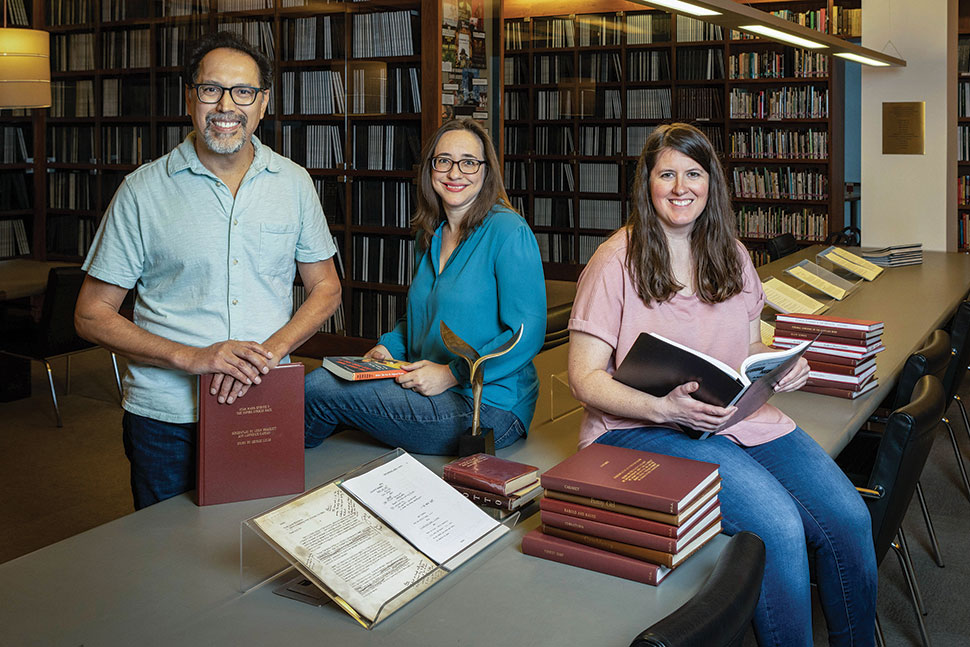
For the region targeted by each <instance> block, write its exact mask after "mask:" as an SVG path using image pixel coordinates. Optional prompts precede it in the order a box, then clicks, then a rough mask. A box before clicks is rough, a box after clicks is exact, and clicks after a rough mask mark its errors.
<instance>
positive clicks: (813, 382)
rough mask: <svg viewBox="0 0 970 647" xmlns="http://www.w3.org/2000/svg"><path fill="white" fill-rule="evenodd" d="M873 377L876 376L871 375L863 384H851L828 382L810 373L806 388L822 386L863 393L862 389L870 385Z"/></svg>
mask: <svg viewBox="0 0 970 647" xmlns="http://www.w3.org/2000/svg"><path fill="white" fill-rule="evenodd" d="M873 375H875V373H870V374H869V375H868V376H866V379H864V380H862V381H861V382H857V383H850V382H838V381H835V380H826V379H823V378H819V377H814V376H812V375H811V373H809V378H808V382H807V383H806V386H821V387H825V388H829V389H845V390H846V391H861V390H862V389H864V388H865V387H867V386H868V385H869V382H870V381H871V380H872V376H873Z"/></svg>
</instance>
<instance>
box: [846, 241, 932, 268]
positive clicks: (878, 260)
mask: <svg viewBox="0 0 970 647" xmlns="http://www.w3.org/2000/svg"><path fill="white" fill-rule="evenodd" d="M861 253H862V258H864V259H866V260H867V261H870V262H872V263H875V264H876V265H880V266H882V267H901V266H903V265H920V264H921V263H922V262H923V243H911V244H909V245H892V246H890V247H881V248H879V249H871V248H864V249H862V251H861Z"/></svg>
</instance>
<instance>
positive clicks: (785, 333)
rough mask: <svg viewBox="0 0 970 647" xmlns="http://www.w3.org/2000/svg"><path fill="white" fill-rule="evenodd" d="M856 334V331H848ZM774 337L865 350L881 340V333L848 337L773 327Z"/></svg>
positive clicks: (840, 334)
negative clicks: (807, 340) (820, 342)
mask: <svg viewBox="0 0 970 647" xmlns="http://www.w3.org/2000/svg"><path fill="white" fill-rule="evenodd" d="M849 332H856V331H849ZM775 336H777V337H787V338H789V339H810V340H814V341H817V342H818V341H822V342H830V343H833V344H844V345H849V346H859V347H860V348H866V347H867V346H871V345H873V344H875V343H877V342H878V341H879V340H880V339H882V331H879V332H876V333H873V334H871V335H869V336H867V337H848V336H846V335H843V334H842V333H841V332H839V334H831V333H830V334H826V333H817V332H814V333H812V332H802V331H800V330H789V329H788V328H787V327H785V326H776V327H775Z"/></svg>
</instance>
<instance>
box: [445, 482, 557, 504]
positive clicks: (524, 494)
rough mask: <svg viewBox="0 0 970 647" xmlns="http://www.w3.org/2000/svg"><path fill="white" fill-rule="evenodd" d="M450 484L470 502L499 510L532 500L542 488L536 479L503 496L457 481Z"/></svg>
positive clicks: (540, 492)
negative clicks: (530, 483)
mask: <svg viewBox="0 0 970 647" xmlns="http://www.w3.org/2000/svg"><path fill="white" fill-rule="evenodd" d="M450 485H451V487H453V488H455V489H456V490H458V491H459V492H461V493H462V494H464V495H465V498H466V499H468V500H470V501H471V502H472V503H476V504H478V505H484V506H487V507H489V508H498V509H499V510H518V509H519V508H521V507H522V506H524V505H525V504H527V503H529V502H530V501H534V500H535V499H536V498H537V497H538V496H539V495H540V494H542V488H541V487H539V482H538V481H535V482H533V483H532V485H531V486H526V487H524V488H522V489H521V490H516V491H515V492H513V493H512V494H510V495H509V496H505V495H504V494H494V493H492V492H483V491H481V490H476V489H475V488H470V487H466V486H464V485H460V484H458V483H450Z"/></svg>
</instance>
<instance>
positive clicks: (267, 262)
mask: <svg viewBox="0 0 970 647" xmlns="http://www.w3.org/2000/svg"><path fill="white" fill-rule="evenodd" d="M299 235H300V229H299V226H298V225H286V224H277V223H262V224H260V226H259V273H260V274H264V275H267V276H280V275H286V274H289V273H292V272H293V271H294V270H293V267H294V265H295V263H296V242H297V239H298V238H299Z"/></svg>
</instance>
